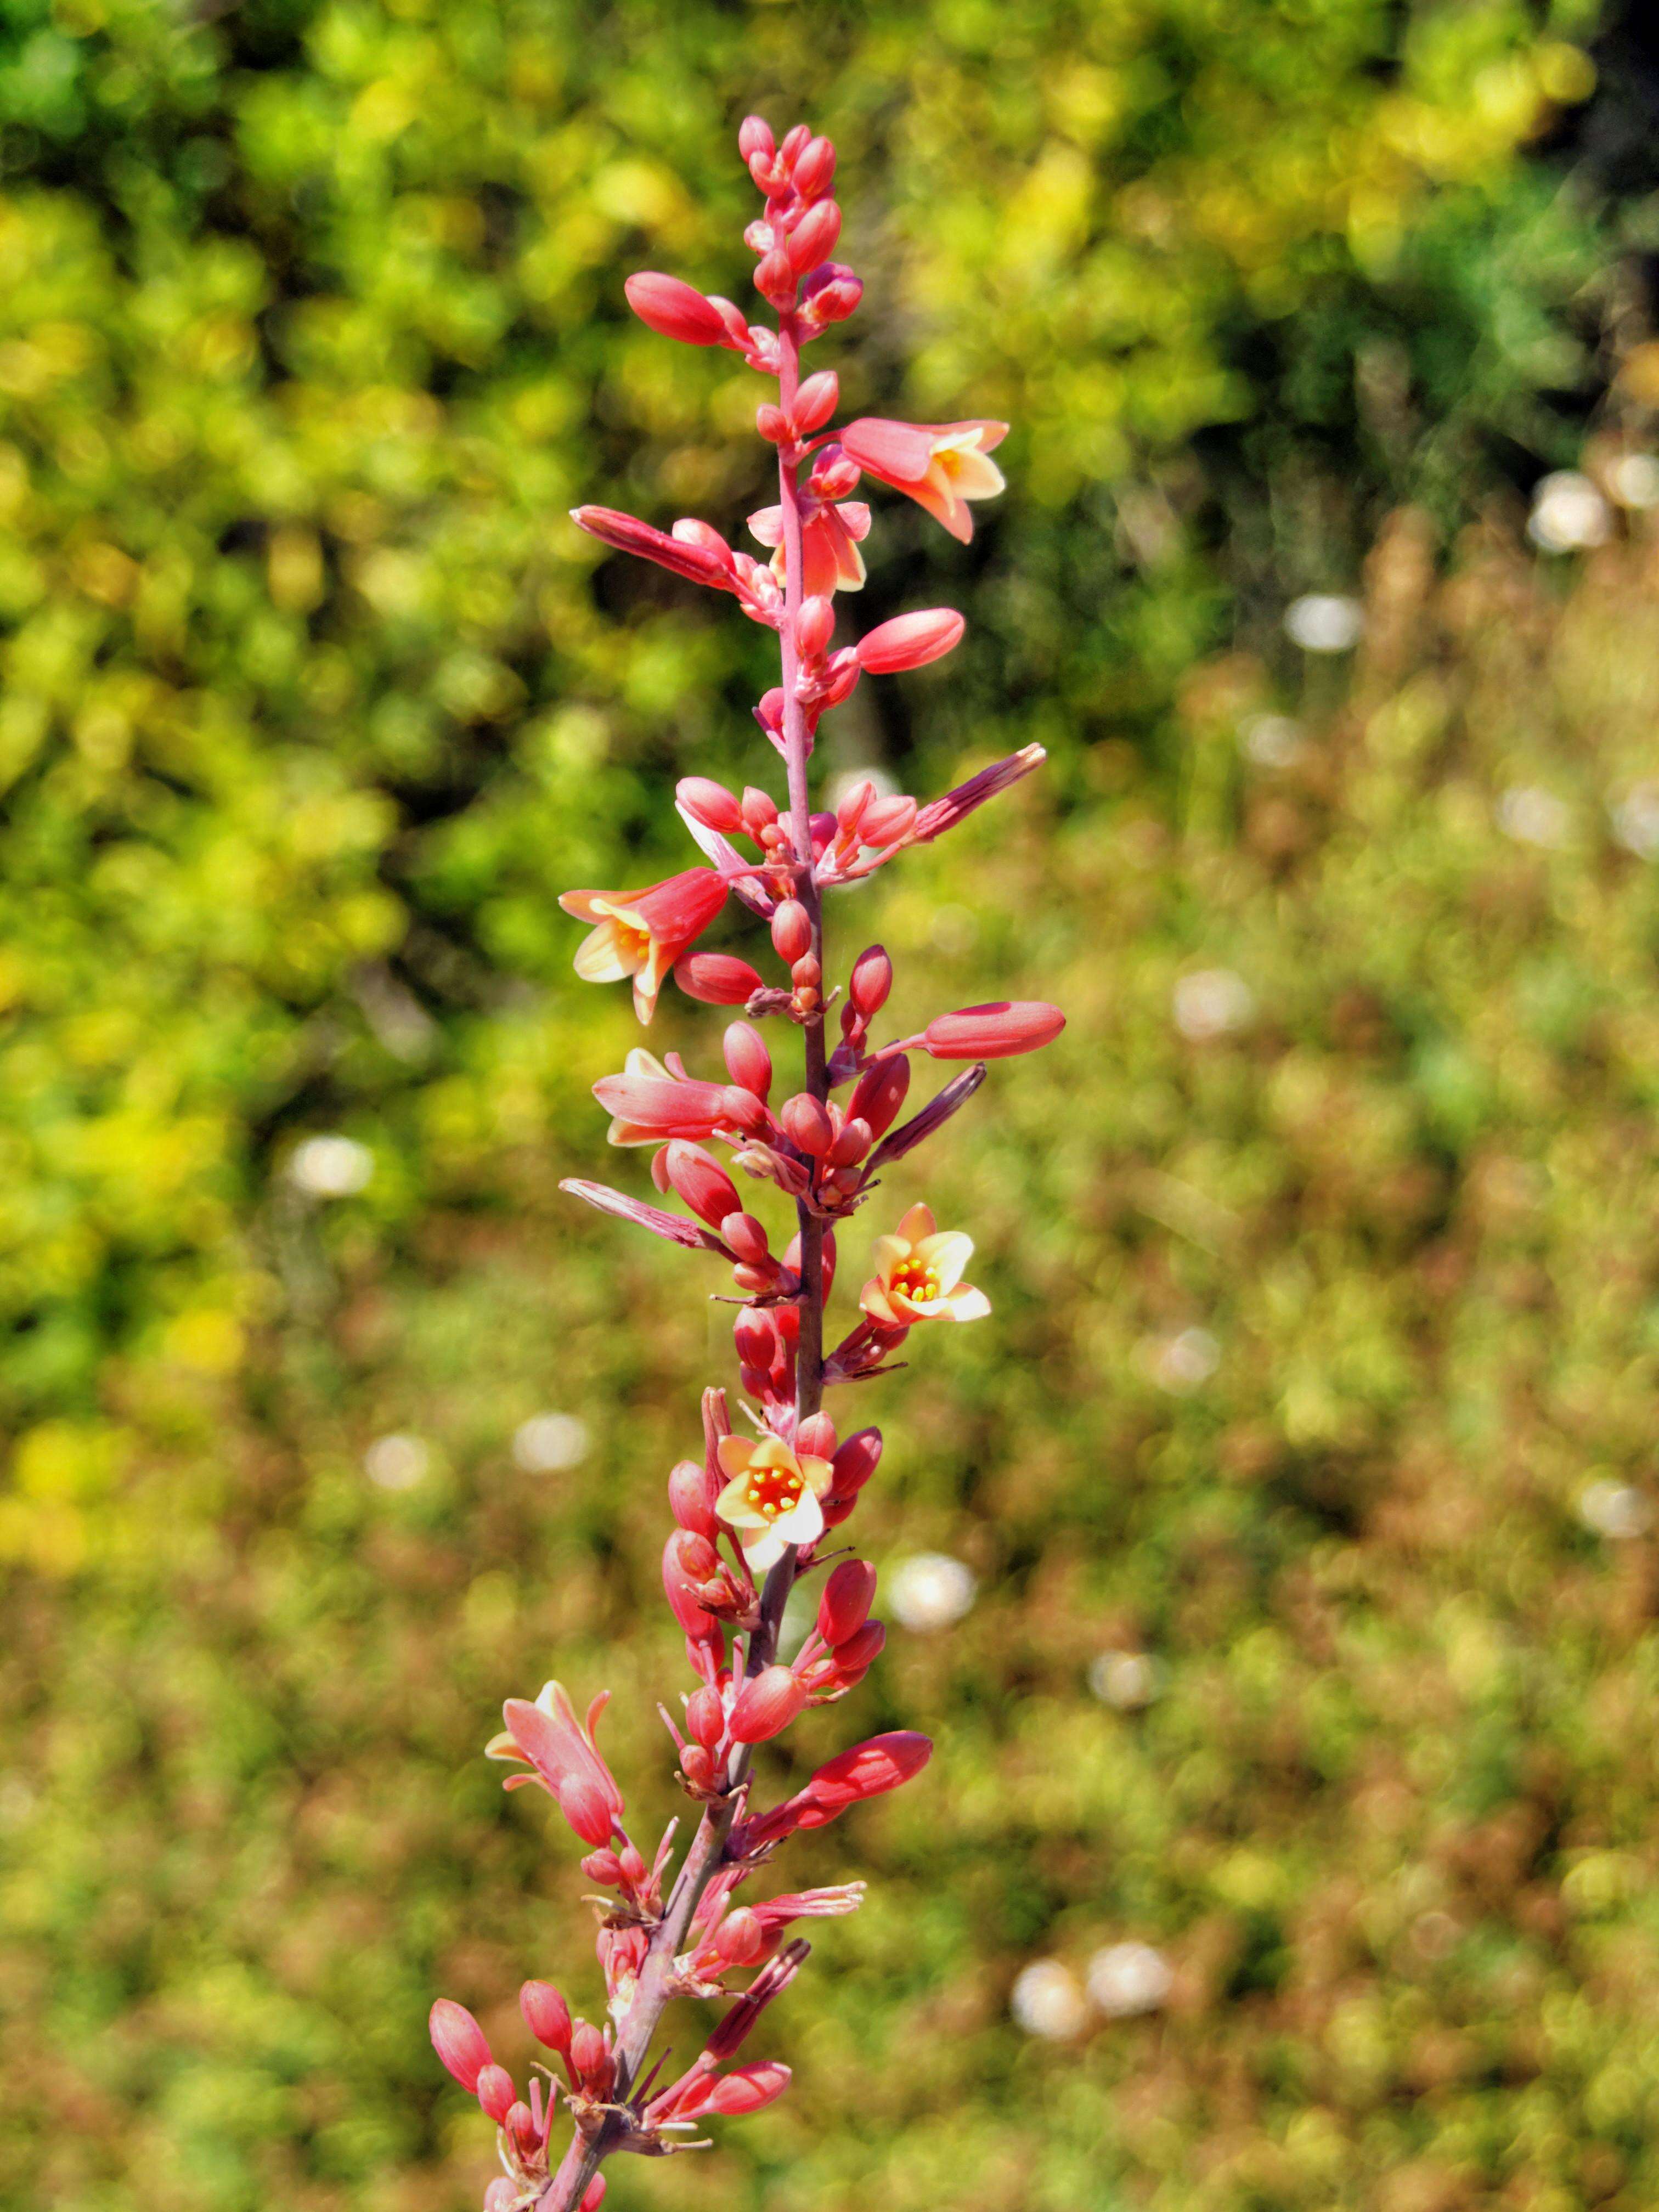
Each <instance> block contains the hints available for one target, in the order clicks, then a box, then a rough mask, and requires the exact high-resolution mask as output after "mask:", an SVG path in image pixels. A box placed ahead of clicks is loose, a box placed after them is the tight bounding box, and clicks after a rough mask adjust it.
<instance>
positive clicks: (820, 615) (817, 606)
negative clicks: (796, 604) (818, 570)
mask: <svg viewBox="0 0 1659 2212" xmlns="http://www.w3.org/2000/svg"><path fill="white" fill-rule="evenodd" d="M835 627H836V609H835V604H834V602H833V601H832V600H829V599H807V600H805V601H804V602H803V603H802V605H801V611H800V613H799V615H798V616H797V617H796V620H795V642H796V644H797V645H798V646H799V648H800V655H801V659H803V660H817V659H821V658H822V656H823V648H824V647H825V646H826V645H828V644H829V639H830V635H831V633H832V632H833V631H834V629H835Z"/></svg>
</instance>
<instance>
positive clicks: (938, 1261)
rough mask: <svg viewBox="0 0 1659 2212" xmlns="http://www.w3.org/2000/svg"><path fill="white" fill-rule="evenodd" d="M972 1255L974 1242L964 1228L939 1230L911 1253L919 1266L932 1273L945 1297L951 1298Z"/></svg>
mask: <svg viewBox="0 0 1659 2212" xmlns="http://www.w3.org/2000/svg"><path fill="white" fill-rule="evenodd" d="M973 1256H974V1240H973V1238H972V1237H969V1235H968V1234H967V1232H966V1231H964V1230H961V1229H940V1230H936V1231H934V1233H933V1236H931V1237H923V1238H922V1240H921V1243H919V1244H915V1245H913V1246H912V1247H911V1250H910V1257H911V1258H912V1259H913V1260H914V1261H915V1262H916V1263H917V1265H918V1266H920V1267H929V1268H931V1269H932V1270H933V1274H934V1276H935V1278H936V1279H937V1280H938V1283H939V1296H940V1297H942V1298H944V1297H949V1296H950V1294H951V1291H953V1290H955V1288H956V1286H957V1284H958V1283H959V1282H960V1281H961V1280H962V1279H963V1276H964V1275H965V1274H966V1273H967V1272H968V1262H969V1261H970V1260H971V1259H972V1258H973Z"/></svg>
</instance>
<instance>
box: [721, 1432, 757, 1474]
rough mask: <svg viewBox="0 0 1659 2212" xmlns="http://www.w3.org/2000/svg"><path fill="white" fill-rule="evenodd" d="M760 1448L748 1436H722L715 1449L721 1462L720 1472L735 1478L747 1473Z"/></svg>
mask: <svg viewBox="0 0 1659 2212" xmlns="http://www.w3.org/2000/svg"><path fill="white" fill-rule="evenodd" d="M757 1449H759V1447H758V1446H757V1445H756V1444H753V1443H750V1440H749V1438H748V1437H721V1438H720V1443H718V1444H717V1445H716V1447H715V1450H714V1456H715V1457H716V1458H717V1459H718V1460H719V1462H720V1473H721V1474H724V1475H728V1476H730V1477H732V1479H733V1480H736V1479H737V1478H738V1476H740V1475H744V1474H747V1473H748V1472H749V1462H750V1460H751V1459H753V1457H754V1456H755V1454H756V1452H757Z"/></svg>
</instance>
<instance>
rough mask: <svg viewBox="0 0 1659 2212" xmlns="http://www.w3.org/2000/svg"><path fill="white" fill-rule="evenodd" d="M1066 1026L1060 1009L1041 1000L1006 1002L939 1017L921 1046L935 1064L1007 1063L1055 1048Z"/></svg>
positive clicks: (968, 1008) (933, 1021)
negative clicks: (1025, 1054) (1047, 1047)
mask: <svg viewBox="0 0 1659 2212" xmlns="http://www.w3.org/2000/svg"><path fill="white" fill-rule="evenodd" d="M1065 1026H1066V1017H1065V1015H1064V1014H1062V1013H1061V1012H1060V1008H1059V1007H1058V1006H1048V1005H1046V1004H1045V1003H1044V1002H1043V1000H1041V999H1018V1000H1012V1001H1011V1000H1007V999H1002V1000H998V1002H997V1003H996V1004H995V1005H994V1006H963V1007H961V1008H960V1009H959V1010H958V1011H957V1012H956V1013H954V1014H935V1015H934V1017H933V1020H932V1021H931V1022H929V1023H928V1024H927V1028H926V1029H925V1030H923V1031H922V1033H921V1042H922V1047H923V1049H924V1050H925V1051H927V1052H928V1053H931V1054H932V1055H933V1058H934V1059H935V1060H1007V1059H1010V1058H1012V1055H1013V1054H1015V1053H1020V1052H1037V1051H1040V1050H1041V1048H1042V1047H1043V1046H1044V1045H1045V1044H1052V1043H1053V1042H1054V1039H1055V1038H1056V1037H1057V1036H1059V1035H1060V1031H1061V1030H1063V1029H1064V1028H1065Z"/></svg>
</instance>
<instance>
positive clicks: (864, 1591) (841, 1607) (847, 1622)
mask: <svg viewBox="0 0 1659 2212" xmlns="http://www.w3.org/2000/svg"><path fill="white" fill-rule="evenodd" d="M875 1599H876V1571H875V1569H874V1567H872V1565H871V1564H870V1562H869V1560H868V1559H843V1560H842V1563H841V1565H839V1566H838V1567H837V1568H836V1571H835V1572H834V1573H833V1574H832V1575H831V1576H830V1577H829V1581H828V1582H827V1583H825V1584H824V1586H823V1594H822V1595H821V1596H820V1597H819V1599H818V1634H819V1635H820V1636H821V1637H822V1638H823V1640H824V1642H825V1643H826V1644H844V1643H845V1642H846V1641H847V1639H848V1637H849V1636H852V1635H854V1634H856V1632H858V1631H859V1630H860V1628H862V1627H863V1626H864V1624H865V1621H866V1620H867V1619H868V1617H869V1613H870V1608H871V1607H872V1605H873V1604H874V1603H875Z"/></svg>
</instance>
